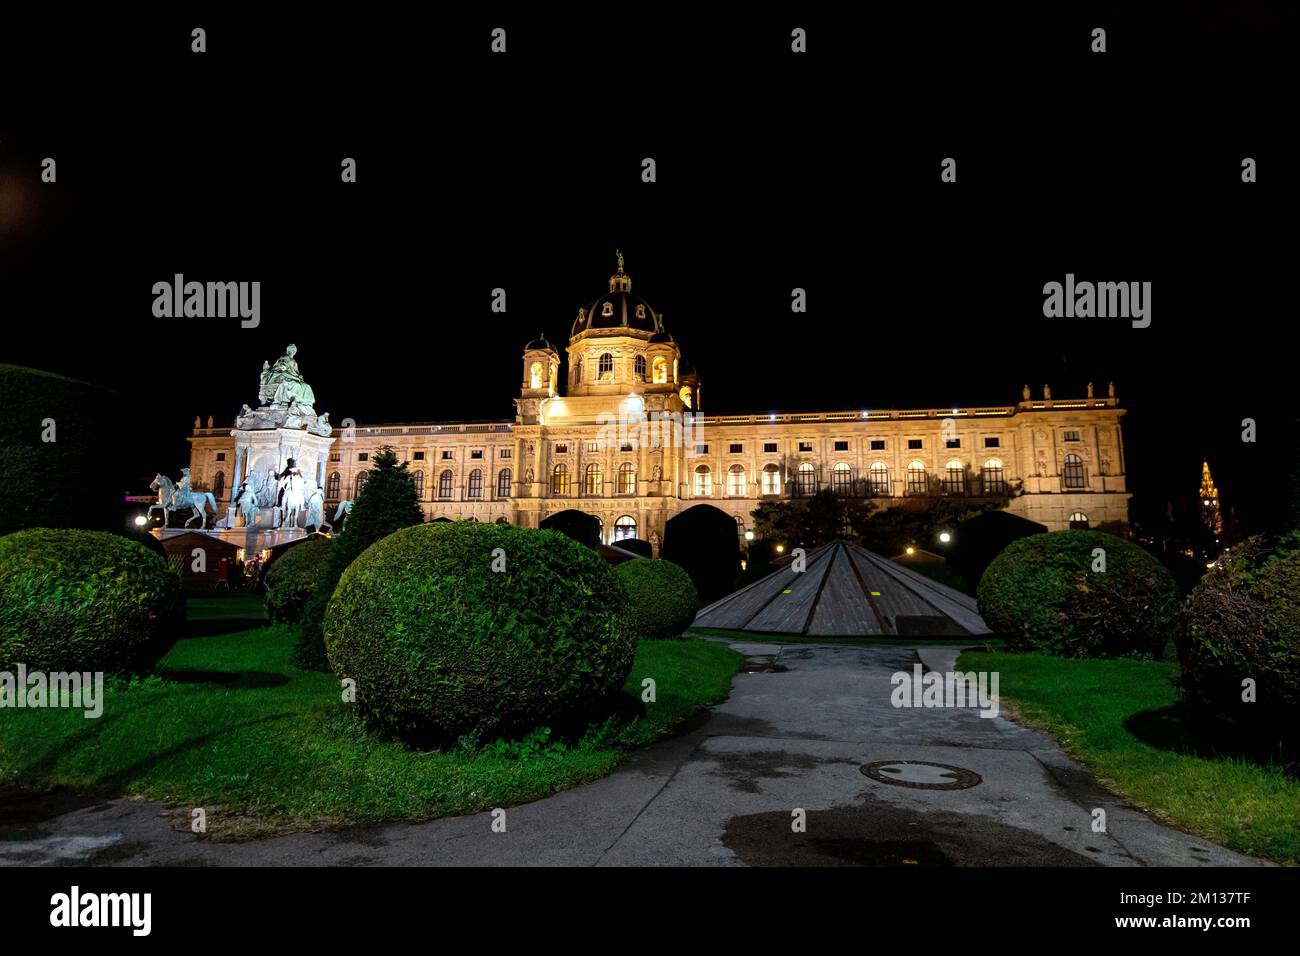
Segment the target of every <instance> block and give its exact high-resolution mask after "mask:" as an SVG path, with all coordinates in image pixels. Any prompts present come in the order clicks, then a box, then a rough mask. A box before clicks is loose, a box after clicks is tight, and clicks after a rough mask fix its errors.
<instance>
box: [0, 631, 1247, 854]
mask: <svg viewBox="0 0 1300 956" xmlns="http://www.w3.org/2000/svg"><path fill="white" fill-rule="evenodd" d="M732 646H734V647H736V649H737V650H740V651H741V652H742V653H745V654H746V655H748V659H749V661H750V666H749V667H747V668H746V672H743V673H741V674H740V675H738V676H737V677H736V680H735V683H734V686H733V688H732V693H731V697H730V698H729V699H728V700H727V701H726V702H725V703H723V704H721V705H719V706H717V707H715V708H713V709H712V710H711V711H710V712H709V713H708V714H707V715H706V716H704V717H703V718H702V719H700V720H699V721H697V724H696V726H695V727H694V728H693V729H692V730H691V731H690V732H688V733H686V734H684V735H682V736H680V737H677V738H674V739H673V740H669V741H665V742H663V743H661V744H658V745H656V746H653V747H650V748H647V749H646V750H644V751H641V752H638V753H637V754H635V755H633V756H632V758H631V759H629V760H628V761H627V762H626V763H624V764H623V765H622V766H621V767H620V768H619V769H618V770H617V771H616V772H615V773H613V774H612V775H610V776H609V777H606V778H605V779H603V780H599V781H597V782H595V783H592V784H589V785H587V786H583V787H579V788H576V789H574V790H569V791H566V792H564V793H561V794H557V795H556V796H553V797H549V798H547V799H545V800H539V801H537V802H535V803H530V804H527V805H524V806H519V807H513V808H510V809H508V810H507V813H506V823H507V829H506V832H505V833H494V832H492V827H491V823H492V818H491V816H490V815H489V814H487V813H482V814H476V815H474V816H470V817H457V818H451V819H443V820H435V821H432V822H429V823H423V824H393V825H388V826H381V827H364V828H361V827H355V828H349V829H346V830H342V831H338V832H332V833H313V834H295V835H291V836H284V837H276V838H272V839H266V840H258V841H252V842H247V843H239V844H221V843H212V842H209V841H206V840H199V839H197V838H196V837H195V836H193V835H192V834H190V833H188V832H182V831H177V830H174V829H172V828H171V825H170V823H169V820H168V819H167V818H166V817H165V816H164V813H165V808H163V807H161V806H159V805H157V804H151V803H144V802H140V801H130V800H113V801H108V802H100V803H95V804H93V805H90V806H81V807H76V808H72V809H68V810H66V811H65V812H59V813H56V814H55V815H52V816H51V815H49V814H48V812H46V813H42V814H37V815H34V816H32V817H29V818H28V819H26V820H23V819H22V817H21V810H22V808H21V807H20V808H18V810H17V812H15V810H14V809H13V808H11V809H10V812H9V819H8V820H6V819H5V818H4V817H3V816H0V864H3V863H19V862H22V863H55V864H57V863H96V864H138V865H225V864H241V865H257V864H268V865H294V866H299V865H327V864H328V865H339V864H341V865H366V864H384V865H403V864H416V865H463V864H467V865H482V864H504V865H521V864H541V865H549V864H561V865H577V866H588V865H603V866H619V865H651V866H656V865H677V866H680V865H691V866H734V865H743V864H749V865H765V864H796V865H798V864H814V865H845V864H848V865H852V864H904V865H906V864H915V865H919V866H927V865H929V866H935V865H938V866H943V865H977V866H978V865H994V864H1007V865H1016V864H1021V865H1065V866H1073V865H1079V866H1088V865H1105V866H1142V865H1188V866H1195V865H1204V864H1216V865H1225V864H1227V865H1234V864H1236V865H1249V864H1252V863H1254V862H1255V861H1252V860H1249V859H1247V858H1245V857H1242V856H1239V855H1237V854H1235V853H1231V852H1229V851H1227V850H1224V849H1222V848H1220V847H1217V846H1215V845H1214V844H1212V843H1209V842H1207V841H1205V840H1202V839H1199V838H1195V837H1190V836H1187V835H1186V834H1184V833H1180V832H1179V831H1177V830H1173V829H1170V828H1168V827H1164V826H1160V825H1159V824H1157V823H1154V822H1153V821H1152V820H1150V819H1149V818H1148V817H1147V816H1145V815H1144V814H1142V813H1140V812H1138V811H1136V810H1133V809H1130V808H1127V807H1125V806H1124V804H1123V803H1122V802H1121V801H1120V800H1119V799H1118V798H1116V797H1115V796H1114V795H1113V794H1111V793H1109V792H1108V791H1106V790H1105V789H1103V788H1102V787H1101V786H1100V785H1098V784H1097V782H1096V781H1095V780H1094V779H1093V777H1092V776H1091V774H1089V773H1088V771H1086V770H1085V769H1084V768H1083V767H1081V766H1080V765H1078V764H1076V763H1074V762H1073V761H1071V760H1070V759H1069V758H1067V757H1066V756H1065V755H1064V754H1063V753H1062V752H1061V750H1060V748H1058V747H1057V746H1056V744H1055V743H1054V742H1053V741H1051V740H1050V739H1049V738H1047V737H1045V736H1043V735H1042V734H1038V733H1036V732H1033V731H1030V730H1026V729H1024V728H1022V727H1019V726H1017V725H1015V724H1013V723H1011V722H1009V721H1007V720H1006V719H1004V718H1003V717H996V718H982V717H980V716H979V715H978V713H977V712H976V711H975V710H958V709H915V710H907V709H898V708H894V707H893V706H891V705H890V691H891V689H892V687H891V684H890V676H891V675H892V674H894V673H895V672H897V671H907V672H910V671H911V669H912V665H913V663H914V662H915V661H916V659H917V658H916V655H915V652H914V651H913V650H911V649H909V648H903V647H830V646H825V645H815V646H812V645H792V646H778V645H773V644H752V645H740V644H735V645H732ZM956 653H957V649H956V648H939V649H927V650H926V651H924V652H923V655H924V658H925V660H926V663H927V665H928V666H930V667H932V668H934V669H935V670H940V671H945V670H948V669H950V668H951V666H952V662H953V661H954V660H955V658H956ZM750 671H752V672H750ZM874 761H890V762H897V761H925V762H929V763H937V764H944V765H948V766H955V767H959V768H963V769H965V770H969V771H973V772H974V773H975V774H978V775H979V776H980V778H982V782H980V783H979V784H977V785H975V786H972V787H969V788H966V789H960V790H938V789H917V788H913V787H903V786H898V785H895V784H890V783H884V782H880V781H878V780H875V779H872V778H869V777H867V776H866V775H864V774H863V773H862V771H861V767H862V765H863V764H867V763H871V762H874ZM895 769H897V770H898V771H899V773H897V774H892V775H893V776H904V775H906V773H907V769H908V768H906V767H903V768H895ZM916 770H917V773H918V776H917V777H916V779H918V780H923V779H930V780H934V781H936V782H946V781H947V780H949V779H951V778H947V777H944V776H942V775H943V773H945V771H942V770H934V769H933V768H925V767H920V768H916ZM927 773H930V774H934V776H931V777H925V776H924V775H925V774H927ZM885 775H886V776H890V775H891V772H890V771H888V770H887V771H885ZM1095 808H1100V809H1103V810H1105V812H1106V832H1105V833H1094V832H1093V831H1092V820H1093V810H1094V809H1095ZM797 809H798V810H803V811H804V814H805V819H806V830H805V832H802V833H798V832H794V831H793V830H792V827H791V823H792V820H793V816H792V814H793V813H794V811H795V810H797ZM42 816H43V817H44V818H43V819H39V818H37V817H42Z"/></svg>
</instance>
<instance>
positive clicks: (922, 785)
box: [862, 760, 984, 790]
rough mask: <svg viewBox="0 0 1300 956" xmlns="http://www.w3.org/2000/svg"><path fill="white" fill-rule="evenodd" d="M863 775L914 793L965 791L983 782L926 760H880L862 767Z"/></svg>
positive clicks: (974, 775) (968, 773)
mask: <svg viewBox="0 0 1300 956" xmlns="http://www.w3.org/2000/svg"><path fill="white" fill-rule="evenodd" d="M862 772H863V773H864V774H866V775H867V776H868V777H870V778H871V779H872V780H879V781H880V782H881V783H892V784H893V785H894V786H896V787H912V788H913V789H915V790H965V789H966V788H967V787H974V786H976V785H977V784H980V783H983V782H984V781H983V778H981V777H980V775H979V774H977V773H976V772H975V771H973V770H966V769H965V768H964V767H953V766H950V765H948V764H946V763H927V762H925V761H924V760H877V761H876V762H875V763H867V764H863V765H862Z"/></svg>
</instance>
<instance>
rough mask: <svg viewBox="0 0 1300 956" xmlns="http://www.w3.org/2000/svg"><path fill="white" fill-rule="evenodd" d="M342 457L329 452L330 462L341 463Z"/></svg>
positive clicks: (334, 452)
mask: <svg viewBox="0 0 1300 956" xmlns="http://www.w3.org/2000/svg"><path fill="white" fill-rule="evenodd" d="M342 460H343V456H342V455H340V454H339V453H338V452H336V451H332V452H330V461H342Z"/></svg>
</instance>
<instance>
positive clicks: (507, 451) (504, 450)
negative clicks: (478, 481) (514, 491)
mask: <svg viewBox="0 0 1300 956" xmlns="http://www.w3.org/2000/svg"><path fill="white" fill-rule="evenodd" d="M513 455H514V450H513V449H510V448H502V449H501V457H502V458H510V457H512V456H513ZM505 497H507V498H509V497H510V496H509V495H506V496H505Z"/></svg>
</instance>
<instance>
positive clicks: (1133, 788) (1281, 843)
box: [958, 651, 1300, 865]
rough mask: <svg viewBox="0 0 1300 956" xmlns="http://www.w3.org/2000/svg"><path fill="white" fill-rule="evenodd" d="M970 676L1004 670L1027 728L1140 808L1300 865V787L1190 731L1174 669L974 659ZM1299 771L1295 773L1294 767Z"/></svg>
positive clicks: (1005, 691)
mask: <svg viewBox="0 0 1300 956" xmlns="http://www.w3.org/2000/svg"><path fill="white" fill-rule="evenodd" d="M958 666H959V667H960V668H961V669H962V670H963V671H971V670H974V671H998V672H999V674H1000V678H999V679H1000V684H1001V686H1000V693H1001V696H1002V698H1003V699H1004V700H1006V701H1010V702H1011V703H1012V704H1013V706H1014V708H1015V710H1016V711H1017V712H1018V713H1019V714H1020V715H1021V716H1023V717H1024V718H1025V720H1026V722H1027V723H1030V724H1032V725H1034V726H1038V727H1042V728H1043V729H1045V730H1047V731H1049V732H1050V733H1051V734H1052V735H1053V736H1055V737H1056V739H1057V740H1059V741H1060V742H1061V745H1062V746H1063V747H1064V748H1065V749H1066V750H1067V751H1068V752H1069V753H1070V754H1071V755H1072V756H1074V757H1076V758H1078V759H1079V760H1081V761H1082V762H1083V763H1085V764H1087V765H1088V766H1089V767H1091V768H1092V769H1093V771H1094V772H1095V773H1096V774H1097V776H1098V777H1099V778H1100V779H1101V780H1102V781H1104V782H1105V783H1106V784H1107V785H1109V786H1110V787H1111V788H1112V789H1113V790H1115V791H1116V792H1117V793H1120V794H1123V795H1124V796H1125V797H1126V798H1128V800H1129V801H1130V802H1132V803H1133V804H1135V805H1136V806H1139V807H1142V808H1143V809H1145V810H1148V811H1150V812H1152V813H1153V814H1154V815H1155V816H1157V817H1160V818H1162V819H1163V820H1165V821H1167V822H1169V823H1172V824H1173V825H1175V826H1178V827H1180V828H1182V829H1184V830H1187V831H1189V832H1191V833H1197V834H1200V835H1201V836H1204V837H1206V838H1207V839H1210V840H1213V841H1214V842H1216V843H1219V844H1222V845H1223V846H1226V847H1229V848H1230V849H1233V850H1236V851H1238V852H1239V853H1246V854H1250V855H1252V856H1260V857H1265V858H1267V859H1271V860H1274V861H1276V862H1279V863H1287V864H1292V865H1294V864H1297V863H1300V780H1297V779H1296V778H1295V776H1294V775H1289V774H1288V773H1287V771H1286V769H1285V768H1284V767H1282V766H1280V765H1278V764H1273V763H1267V762H1265V761H1264V760H1262V759H1259V758H1255V759H1249V758H1245V757H1241V756H1239V755H1237V754H1236V753H1234V751H1239V750H1240V748H1241V745H1242V744H1244V743H1247V742H1245V741H1240V740H1232V739H1223V740H1221V741H1219V742H1218V743H1217V745H1216V743H1215V742H1214V741H1213V740H1212V737H1213V735H1212V734H1209V733H1207V732H1206V731H1205V729H1193V728H1191V727H1189V726H1188V725H1187V722H1186V715H1185V713H1184V710H1183V708H1182V707H1181V706H1179V700H1178V692H1177V690H1176V688H1175V686H1174V684H1173V680H1174V678H1175V677H1176V676H1177V674H1178V665H1177V664H1176V663H1174V662H1172V661H1138V660H1067V659H1064V658H1059V657H1051V656H1048V655H1046V654H1010V653H1001V652H992V653H990V652H987V651H967V652H966V653H964V654H962V655H961V658H960V660H959V661H958ZM1292 770H1294V768H1292Z"/></svg>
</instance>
